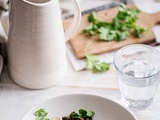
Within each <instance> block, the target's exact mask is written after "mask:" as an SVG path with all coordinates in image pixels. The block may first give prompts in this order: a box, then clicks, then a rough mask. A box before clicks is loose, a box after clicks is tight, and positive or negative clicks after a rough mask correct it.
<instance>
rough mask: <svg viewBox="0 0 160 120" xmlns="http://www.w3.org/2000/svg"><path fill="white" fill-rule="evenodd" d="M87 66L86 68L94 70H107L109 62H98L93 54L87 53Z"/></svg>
mask: <svg viewBox="0 0 160 120" xmlns="http://www.w3.org/2000/svg"><path fill="white" fill-rule="evenodd" d="M86 58H87V66H86V69H89V70H93V71H96V72H104V71H108V70H109V68H110V64H108V63H106V62H100V61H99V60H98V58H97V57H96V56H95V55H91V54H87V55H86Z"/></svg>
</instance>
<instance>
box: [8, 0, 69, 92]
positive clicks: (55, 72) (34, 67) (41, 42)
mask: <svg viewBox="0 0 160 120" xmlns="http://www.w3.org/2000/svg"><path fill="white" fill-rule="evenodd" d="M9 21H10V30H9V36H8V58H9V71H10V76H11V78H12V79H13V80H14V81H15V82H16V83H18V84H19V85H21V86H23V87H27V88H31V89H41V88H47V87H50V86H53V85H55V84H56V83H57V82H58V81H59V80H60V79H62V78H63V77H64V75H65V71H66V64H67V60H66V52H65V36H64V30H63V25H62V19H61V12H60V8H59V1H58V0H41V1H37V0H25V1H23V0H11V10H10V14H9Z"/></svg>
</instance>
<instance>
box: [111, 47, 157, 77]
mask: <svg viewBox="0 0 160 120" xmlns="http://www.w3.org/2000/svg"><path fill="white" fill-rule="evenodd" d="M134 46H140V47H145V48H148V49H150V50H152V51H154V52H156V53H158V54H159V55H160V52H159V51H158V50H156V49H155V48H153V47H152V46H149V45H144V44H131V45H127V46H125V47H122V48H121V49H119V50H118V51H117V52H116V53H115V55H114V57H113V64H114V66H115V68H116V70H117V71H118V72H120V74H122V75H125V76H127V77H130V78H136V79H145V78H152V77H154V76H156V75H158V74H159V73H160V69H159V70H158V71H157V72H156V73H155V74H153V75H150V76H147V77H133V76H130V75H128V74H125V73H123V72H122V71H121V70H120V69H119V68H118V66H117V64H116V60H115V58H116V56H117V55H118V54H119V53H120V52H121V51H122V50H125V49H127V48H129V47H134Z"/></svg>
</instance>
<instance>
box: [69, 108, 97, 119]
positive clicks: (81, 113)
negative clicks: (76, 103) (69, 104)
mask: <svg viewBox="0 0 160 120" xmlns="http://www.w3.org/2000/svg"><path fill="white" fill-rule="evenodd" d="M94 115H95V112H94V111H92V110H87V109H79V110H78V113H76V112H75V111H74V112H72V113H71V117H72V118H91V117H93V116H94Z"/></svg>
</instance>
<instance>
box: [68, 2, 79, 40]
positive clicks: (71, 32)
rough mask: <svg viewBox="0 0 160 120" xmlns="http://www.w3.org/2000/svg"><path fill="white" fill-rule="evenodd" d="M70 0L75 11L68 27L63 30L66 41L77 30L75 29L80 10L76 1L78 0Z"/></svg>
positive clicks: (77, 24)
mask: <svg viewBox="0 0 160 120" xmlns="http://www.w3.org/2000/svg"><path fill="white" fill-rule="evenodd" d="M72 2H73V4H74V9H75V13H74V18H73V22H72V23H71V25H70V26H69V28H68V29H67V31H66V32H65V38H66V42H67V41H68V40H69V39H70V38H71V36H72V35H73V34H74V33H75V32H76V31H77V29H78V27H79V25H80V21H81V10H80V5H79V2H78V0H72Z"/></svg>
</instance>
